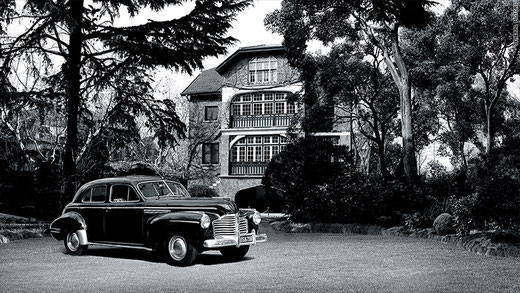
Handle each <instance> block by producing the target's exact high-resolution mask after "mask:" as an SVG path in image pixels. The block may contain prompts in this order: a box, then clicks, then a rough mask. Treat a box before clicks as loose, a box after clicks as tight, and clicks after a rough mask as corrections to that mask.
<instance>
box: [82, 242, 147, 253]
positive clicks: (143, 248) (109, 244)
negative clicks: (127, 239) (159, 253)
mask: <svg viewBox="0 0 520 293" xmlns="http://www.w3.org/2000/svg"><path fill="white" fill-rule="evenodd" d="M88 245H98V246H107V247H118V248H131V249H141V250H146V251H153V249H152V248H149V247H144V246H134V245H125V244H115V243H106V242H89V243H88Z"/></svg>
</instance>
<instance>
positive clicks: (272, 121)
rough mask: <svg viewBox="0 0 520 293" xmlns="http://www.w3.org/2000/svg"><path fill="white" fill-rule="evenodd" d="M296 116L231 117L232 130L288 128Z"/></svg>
mask: <svg viewBox="0 0 520 293" xmlns="http://www.w3.org/2000/svg"><path fill="white" fill-rule="evenodd" d="M293 117H294V115H272V116H231V128H261V127H287V126H289V125H291V122H292V119H293Z"/></svg>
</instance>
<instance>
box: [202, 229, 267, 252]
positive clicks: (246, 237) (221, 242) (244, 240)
mask: <svg viewBox="0 0 520 293" xmlns="http://www.w3.org/2000/svg"><path fill="white" fill-rule="evenodd" d="M266 241H267V234H258V235H257V234H256V233H255V231H254V230H253V232H252V233H248V234H241V235H236V236H219V237H215V239H208V240H205V241H204V243H203V246H204V247H205V248H220V247H229V246H236V247H240V246H245V245H255V244H256V243H261V242H266Z"/></svg>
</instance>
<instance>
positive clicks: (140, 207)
mask: <svg viewBox="0 0 520 293" xmlns="http://www.w3.org/2000/svg"><path fill="white" fill-rule="evenodd" d="M73 208H77V209H125V210H127V209H147V210H152V209H160V210H161V209H162V210H164V209H173V210H185V211H187V212H194V213H195V212H197V211H193V210H191V209H195V210H216V209H218V208H217V207H197V206H189V207H188V206H186V207H178V206H177V207H173V206H172V207H169V206H166V207H165V206H162V207H161V206H159V207H143V206H139V207H123V206H107V205H104V206H74V207H71V209H73Z"/></svg>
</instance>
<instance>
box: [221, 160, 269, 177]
mask: <svg viewBox="0 0 520 293" xmlns="http://www.w3.org/2000/svg"><path fill="white" fill-rule="evenodd" d="M266 168H267V163H266V162H230V163H229V169H230V172H229V174H230V175H264V173H265V169H266Z"/></svg>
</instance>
